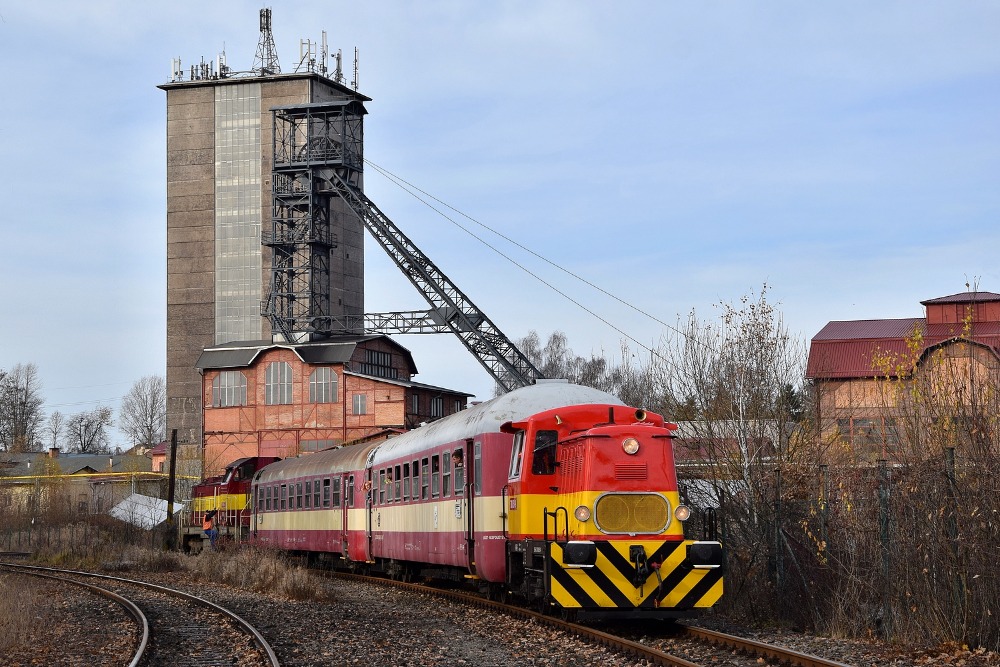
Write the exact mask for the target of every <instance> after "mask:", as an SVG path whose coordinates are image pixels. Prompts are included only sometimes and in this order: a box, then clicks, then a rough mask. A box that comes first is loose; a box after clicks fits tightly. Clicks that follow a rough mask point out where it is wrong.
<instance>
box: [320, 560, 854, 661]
mask: <svg viewBox="0 0 1000 667" xmlns="http://www.w3.org/2000/svg"><path fill="white" fill-rule="evenodd" d="M334 576H336V577H343V578H348V579H353V580H356V581H364V582H368V583H372V584H376V585H382V586H394V587H399V588H402V589H404V590H410V591H413V592H416V593H424V594H430V595H436V596H440V597H443V598H446V599H450V600H453V601H455V602H459V603H461V604H466V605H471V606H476V607H481V608H485V609H492V610H494V611H499V612H502V613H504V614H506V615H508V616H513V617H516V618H521V619H526V620H531V621H533V622H534V623H538V624H544V625H547V626H549V627H552V628H555V629H558V630H562V631H564V632H567V633H570V634H572V635H575V636H578V637H583V638H584V639H586V640H587V641H589V642H592V643H594V644H597V645H599V646H604V647H607V648H610V649H613V650H615V651H618V652H620V653H622V654H624V655H627V656H630V657H631V658H633V659H635V660H637V661H646V664H651V665H671V666H674V667H701V665H700V664H699V663H697V662H692V661H691V660H687V659H685V658H682V657H679V656H677V655H674V654H672V653H668V652H666V651H662V650H660V649H658V648H656V647H655V646H651V645H649V644H648V643H642V642H639V641H634V640H631V639H627V638H625V637H620V636H618V635H615V634H611V633H609V632H604V631H602V630H598V629H596V628H592V627H589V626H587V625H582V624H579V623H572V622H569V621H565V620H561V619H558V618H555V617H552V616H548V615H545V614H542V613H539V612H536V611H532V610H529V609H525V608H523V607H517V606H514V605H510V604H506V603H503V602H497V601H493V600H487V599H484V598H482V597H480V596H477V595H473V594H470V593H464V592H461V591H455V590H447V589H441V588H434V587H429V586H424V585H421V584H413V583H406V582H400V581H392V580H387V579H382V578H377V577H368V576H364V575H357V574H346V573H340V572H337V573H335V574H334ZM677 628H678V629H679V630H680V633H681V634H682V636H683V637H684V639H685V641H687V642H694V643H700V644H708V645H714V646H716V647H719V648H720V649H723V650H725V652H726V654H727V658H726V659H727V660H728V662H727V663H725V664H733V663H734V661H735V659H734V657H733V654H734V653H738V654H740V655H742V656H744V657H745V661H746V662H745V664H746V665H757V666H759V665H761V664H782V665H792V666H796V667H850V666H849V665H845V664H844V663H840V662H835V661H833V660H827V659H825V658H821V657H818V656H814V655H808V654H805V653H800V652H798V651H794V650H791V649H787V648H784V647H781V646H775V645H771V644H765V643H763V642H758V641H754V640H751V639H745V638H743V637H737V636H735V635H728V634H725V633H721V632H716V631H713V630H706V629H704V628H698V627H693V626H688V625H683V624H677ZM685 652H687V651H685ZM702 652H703V651H702ZM762 661H763V662H762ZM713 663H714V664H718V663H715V661H714V659H713Z"/></svg>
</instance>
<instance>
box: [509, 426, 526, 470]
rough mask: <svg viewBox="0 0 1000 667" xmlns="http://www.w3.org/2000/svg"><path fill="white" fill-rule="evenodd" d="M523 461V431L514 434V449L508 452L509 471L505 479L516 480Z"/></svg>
mask: <svg viewBox="0 0 1000 667" xmlns="http://www.w3.org/2000/svg"><path fill="white" fill-rule="evenodd" d="M523 461H524V431H518V432H517V433H515V434H514V447H513V448H512V449H511V450H510V471H509V472H508V473H507V479H518V478H519V477H520V476H521V464H522V462H523Z"/></svg>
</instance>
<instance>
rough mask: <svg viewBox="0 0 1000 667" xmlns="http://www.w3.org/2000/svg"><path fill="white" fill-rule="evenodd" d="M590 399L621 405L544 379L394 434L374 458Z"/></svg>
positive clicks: (599, 393)
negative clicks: (424, 424)
mask: <svg viewBox="0 0 1000 667" xmlns="http://www.w3.org/2000/svg"><path fill="white" fill-rule="evenodd" d="M587 403H602V404H603V403H610V404H613V405H622V402H621V400H619V399H618V398H617V397H616V396H612V395H611V394H608V393H606V392H603V391H600V390H599V389H594V388H592V387H584V386H582V385H578V384H570V383H568V382H558V381H544V380H543V381H541V382H539V383H537V384H533V385H530V386H528V387H522V388H520V389H515V390H514V391H510V392H508V393H506V394H504V395H502V396H498V397H497V398H494V399H492V400H489V401H485V402H483V403H480V404H479V405H476V406H474V407H471V408H469V409H468V410H462V411H461V412H456V413H455V414H453V415H449V416H447V417H445V418H443V419H439V420H438V421H435V422H431V423H430V424H428V425H427V426H421V427H420V428H418V429H414V430H412V431H408V432H406V433H403V434H402V435H398V436H396V437H395V438H391V439H390V440H388V441H386V442H385V443H383V444H382V446H380V447H379V449H378V452H377V454H376V456H375V460H376V462H377V461H384V460H386V459H390V458H396V457H400V456H407V455H408V454H410V453H412V452H417V451H421V450H422V449H424V448H426V447H427V445H428V443H429V442H433V443H441V444H443V443H446V442H455V441H457V440H464V439H465V438H471V437H473V436H476V435H479V434H480V433H499V432H500V426H501V425H502V424H504V423H506V422H509V421H521V420H522V419H526V418H527V417H530V416H531V415H533V414H535V413H538V412H544V411H545V410H551V409H552V408H560V407H563V406H566V405H583V404H587Z"/></svg>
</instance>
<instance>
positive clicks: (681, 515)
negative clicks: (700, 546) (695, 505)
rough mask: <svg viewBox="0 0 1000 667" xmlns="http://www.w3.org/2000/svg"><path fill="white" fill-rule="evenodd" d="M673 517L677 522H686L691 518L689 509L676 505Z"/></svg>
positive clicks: (685, 506)
mask: <svg viewBox="0 0 1000 667" xmlns="http://www.w3.org/2000/svg"><path fill="white" fill-rule="evenodd" d="M674 516H675V517H677V520H678V521H687V520H688V519H690V518H691V508H690V507H688V506H687V505H678V506H677V509H675V510H674Z"/></svg>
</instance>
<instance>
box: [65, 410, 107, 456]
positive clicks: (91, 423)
mask: <svg viewBox="0 0 1000 667" xmlns="http://www.w3.org/2000/svg"><path fill="white" fill-rule="evenodd" d="M112 416H113V413H112V411H111V408H108V407H99V408H94V409H93V410H90V411H89V412H79V413H77V414H75V415H73V416H72V417H70V418H69V421H68V422H67V423H66V434H67V439H68V440H69V444H70V448H71V449H73V450H75V451H77V452H80V453H82V454H102V453H105V452H107V451H108V446H109V439H108V430H109V429H110V428H111V426H112V425H113V424H114V422H113V421H112Z"/></svg>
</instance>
